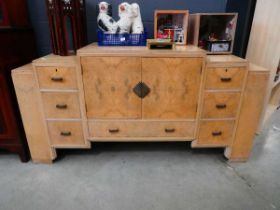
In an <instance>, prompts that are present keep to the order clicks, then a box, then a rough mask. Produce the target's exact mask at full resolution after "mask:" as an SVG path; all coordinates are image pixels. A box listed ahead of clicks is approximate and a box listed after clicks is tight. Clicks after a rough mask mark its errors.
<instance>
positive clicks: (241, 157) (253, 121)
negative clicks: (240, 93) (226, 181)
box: [225, 71, 269, 161]
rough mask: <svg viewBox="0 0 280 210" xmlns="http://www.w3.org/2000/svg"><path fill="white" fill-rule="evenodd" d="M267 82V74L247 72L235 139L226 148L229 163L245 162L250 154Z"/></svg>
mask: <svg viewBox="0 0 280 210" xmlns="http://www.w3.org/2000/svg"><path fill="white" fill-rule="evenodd" d="M268 80H269V74H268V73H262V72H259V71H249V74H248V79H247V84H246V88H245V92H244V97H243V101H242V106H241V110H240V116H239V120H238V125H237V129H236V134H235V137H234V139H233V141H232V143H231V145H230V146H229V147H228V148H226V150H225V156H226V157H227V158H228V159H229V160H230V161H246V160H247V159H248V158H249V156H250V153H251V150H252V147H253V142H254V138H255V136H256V131H257V128H258V125H259V121H260V118H261V114H262V110H263V105H264V98H265V94H266V90H267V83H268Z"/></svg>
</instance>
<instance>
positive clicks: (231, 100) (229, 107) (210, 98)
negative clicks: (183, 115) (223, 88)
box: [202, 92, 240, 119]
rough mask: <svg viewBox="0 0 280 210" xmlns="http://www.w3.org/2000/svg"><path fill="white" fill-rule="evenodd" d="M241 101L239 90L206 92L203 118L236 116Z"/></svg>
mask: <svg viewBox="0 0 280 210" xmlns="http://www.w3.org/2000/svg"><path fill="white" fill-rule="evenodd" d="M239 101H240V93H239V92H227V93H224V92H205V93H204V100H203V109H202V118H204V119H205V118H234V117H236V114H237V111H238V106H239Z"/></svg>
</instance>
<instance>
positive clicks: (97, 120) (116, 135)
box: [12, 44, 269, 162]
mask: <svg viewBox="0 0 280 210" xmlns="http://www.w3.org/2000/svg"><path fill="white" fill-rule="evenodd" d="M12 77H13V81H14V86H15V90H16V93H17V98H18V103H19V107H20V111H21V115H22V120H23V123H24V128H25V132H26V135H27V139H28V144H29V147H30V151H31V156H32V159H33V161H34V162H52V160H54V159H55V158H56V149H57V148H90V147H91V142H100V141H103V142H104V141H192V143H191V145H192V147H193V148H201V147H222V148H225V153H224V154H225V156H226V157H227V158H228V159H229V160H238V161H244V160H247V158H248V157H249V154H250V151H251V148H252V143H253V139H254V136H255V132H256V129H257V127H258V121H259V118H260V116H261V114H262V109H263V105H264V96H265V93H266V86H267V83H268V79H269V71H268V70H266V69H263V68H261V67H258V66H255V65H253V64H250V63H248V62H247V61H246V60H244V59H241V58H238V57H236V56H233V55H206V53H205V51H203V50H201V49H199V48H197V47H193V46H180V47H176V48H175V49H174V50H148V49H147V48H145V47H97V46H96V45H95V44H92V45H89V46H86V47H84V48H82V49H80V50H79V51H78V55H77V56H69V57H60V56H55V55H48V56H46V57H42V58H39V59H37V60H35V61H33V62H32V64H29V65H26V66H23V67H21V68H18V69H15V70H13V72H12Z"/></svg>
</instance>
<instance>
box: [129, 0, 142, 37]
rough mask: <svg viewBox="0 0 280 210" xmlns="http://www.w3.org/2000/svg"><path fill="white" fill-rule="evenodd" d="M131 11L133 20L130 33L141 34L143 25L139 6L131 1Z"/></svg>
mask: <svg viewBox="0 0 280 210" xmlns="http://www.w3.org/2000/svg"><path fill="white" fill-rule="evenodd" d="M131 6H132V12H133V16H134V18H133V22H132V33H133V34H141V33H143V32H144V26H143V22H142V18H141V13H140V7H139V4H137V3H133V4H131Z"/></svg>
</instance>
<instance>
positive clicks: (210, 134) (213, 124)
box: [198, 120, 235, 146]
mask: <svg viewBox="0 0 280 210" xmlns="http://www.w3.org/2000/svg"><path fill="white" fill-rule="evenodd" d="M234 122H235V121H233V120H232V121H225V120H223V121H201V122H200V128H199V134H198V143H199V144H200V145H217V146H222V145H224V146H226V145H228V144H229V142H230V140H231V138H232V134H233V128H234Z"/></svg>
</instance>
